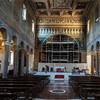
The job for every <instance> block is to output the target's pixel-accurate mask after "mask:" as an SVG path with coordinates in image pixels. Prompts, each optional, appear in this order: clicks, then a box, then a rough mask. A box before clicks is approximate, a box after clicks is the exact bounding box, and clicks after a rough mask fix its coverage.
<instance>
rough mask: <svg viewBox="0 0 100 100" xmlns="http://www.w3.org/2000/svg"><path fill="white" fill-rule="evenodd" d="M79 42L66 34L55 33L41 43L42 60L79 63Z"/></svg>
mask: <svg viewBox="0 0 100 100" xmlns="http://www.w3.org/2000/svg"><path fill="white" fill-rule="evenodd" d="M80 59H81V57H80V52H79V44H78V43H77V42H76V41H75V40H74V39H73V38H71V37H69V36H66V35H54V36H51V37H49V38H47V39H46V40H45V41H44V42H43V44H42V45H41V51H40V62H46V63H79V62H80Z"/></svg>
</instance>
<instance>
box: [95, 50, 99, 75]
mask: <svg viewBox="0 0 100 100" xmlns="http://www.w3.org/2000/svg"><path fill="white" fill-rule="evenodd" d="M98 59H99V57H98V50H97V51H96V76H99V60H98Z"/></svg>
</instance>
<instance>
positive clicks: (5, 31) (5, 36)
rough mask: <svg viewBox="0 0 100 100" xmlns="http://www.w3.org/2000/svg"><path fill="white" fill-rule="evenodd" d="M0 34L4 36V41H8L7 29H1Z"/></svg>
mask: <svg viewBox="0 0 100 100" xmlns="http://www.w3.org/2000/svg"><path fill="white" fill-rule="evenodd" d="M0 33H1V34H2V37H3V40H7V39H8V32H7V29H6V28H4V27H0Z"/></svg>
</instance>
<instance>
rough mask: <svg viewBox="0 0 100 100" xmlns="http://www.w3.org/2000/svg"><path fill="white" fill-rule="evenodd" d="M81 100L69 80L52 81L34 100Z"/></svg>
mask: <svg viewBox="0 0 100 100" xmlns="http://www.w3.org/2000/svg"><path fill="white" fill-rule="evenodd" d="M58 99H59V100H81V99H80V98H79V96H78V95H77V94H76V93H75V92H74V90H73V89H72V87H71V86H70V85H69V83H68V80H52V81H51V82H50V84H48V85H47V86H46V87H45V88H44V90H43V91H42V92H41V93H40V94H38V96H37V98H34V99H33V100H58Z"/></svg>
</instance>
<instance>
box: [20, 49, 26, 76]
mask: <svg viewBox="0 0 100 100" xmlns="http://www.w3.org/2000/svg"><path fill="white" fill-rule="evenodd" d="M24 55H25V51H24V49H21V67H20V68H21V69H20V76H24Z"/></svg>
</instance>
